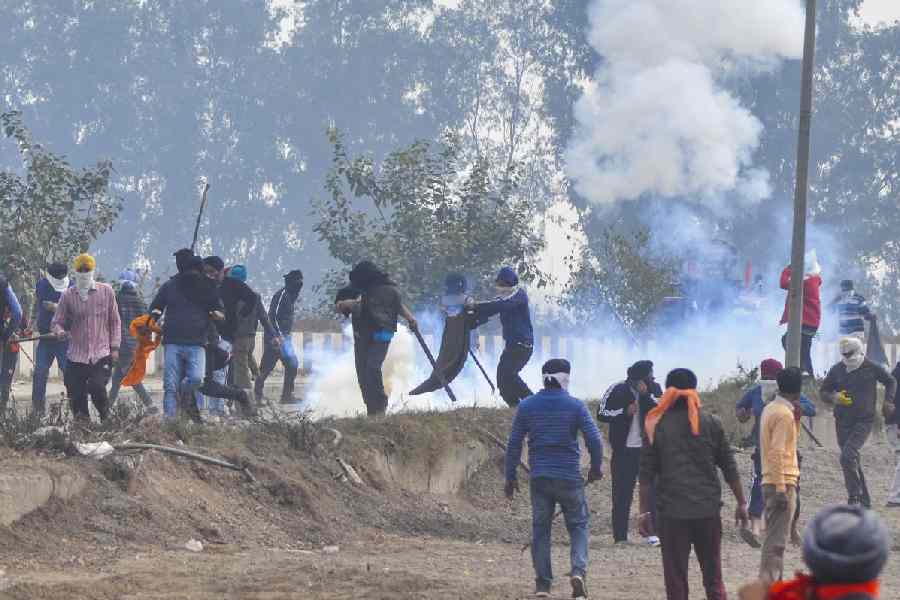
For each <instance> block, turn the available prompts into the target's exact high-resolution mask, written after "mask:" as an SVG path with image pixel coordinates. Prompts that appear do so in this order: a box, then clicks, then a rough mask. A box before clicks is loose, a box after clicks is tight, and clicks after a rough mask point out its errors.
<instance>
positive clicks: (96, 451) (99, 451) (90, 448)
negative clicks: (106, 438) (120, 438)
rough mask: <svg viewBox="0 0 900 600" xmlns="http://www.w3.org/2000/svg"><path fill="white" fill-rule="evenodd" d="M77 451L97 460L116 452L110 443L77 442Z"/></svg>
mask: <svg viewBox="0 0 900 600" xmlns="http://www.w3.org/2000/svg"><path fill="white" fill-rule="evenodd" d="M75 449H76V450H78V453H79V454H81V455H82V456H90V457H91V458H96V459H97V460H100V459H102V458H105V457H107V456H109V455H110V454H112V453H113V452H115V451H116V449H115V448H113V446H112V444H110V443H109V442H87V443H84V444H82V443H79V442H76V443H75Z"/></svg>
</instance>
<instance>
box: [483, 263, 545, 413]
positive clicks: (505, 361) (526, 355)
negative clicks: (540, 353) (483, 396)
mask: <svg viewBox="0 0 900 600" xmlns="http://www.w3.org/2000/svg"><path fill="white" fill-rule="evenodd" d="M495 285H496V289H497V294H498V297H497V298H496V299H495V300H491V301H488V302H479V303H477V304H475V311H476V315H477V317H478V320H479V321H484V320H487V319H488V318H489V317H492V316H494V315H497V314H499V315H500V324H501V325H502V326H503V341H504V342H505V343H506V347H505V348H504V349H503V353H502V354H501V355H500V363H499V364H498V365H497V386H498V387H499V388H500V396H501V397H502V398H503V401H504V402H506V403H507V404H508V405H509V406H511V407H516V406H518V405H519V402H520V401H521V400H522V399H524V398H527V397H529V396H531V394H532V392H531V389H530V388H529V387H528V385H527V384H526V383H525V382H524V381H523V380H522V378H521V377H520V376H519V373H520V372H521V371H522V369H524V368H525V365H527V364H528V361H529V360H531V354H532V352H534V329H533V328H532V326H531V311H530V309H529V308H528V294H527V293H526V292H525V290H524V289H522V288H521V287H519V276H518V275H516V272H515V271H514V270H513V269H512V267H503V268H502V269H500V272H499V273H498V274H497V281H496V283H495Z"/></svg>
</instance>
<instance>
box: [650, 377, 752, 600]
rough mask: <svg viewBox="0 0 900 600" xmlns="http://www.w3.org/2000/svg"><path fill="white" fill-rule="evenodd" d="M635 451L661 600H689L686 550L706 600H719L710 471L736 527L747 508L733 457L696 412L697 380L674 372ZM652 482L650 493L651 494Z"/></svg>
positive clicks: (717, 498)
mask: <svg viewBox="0 0 900 600" xmlns="http://www.w3.org/2000/svg"><path fill="white" fill-rule="evenodd" d="M644 429H645V431H646V434H647V442H646V443H645V444H644V446H643V448H642V449H641V470H640V490H641V491H640V498H641V515H640V517H639V528H640V531H641V535H643V536H645V537H649V536H651V535H653V534H654V533H658V535H659V540H660V543H661V545H662V559H663V573H664V576H665V582H666V597H667V599H668V600H688V560H689V559H690V556H691V546H693V548H694V552H695V553H696V555H697V560H698V562H699V563H700V570H701V571H702V572H703V586H704V587H705V588H706V597H707V600H725V597H726V595H725V584H724V583H723V581H722V518H721V516H720V515H719V513H720V511H721V506H722V486H721V484H720V483H719V476H718V473H717V471H718V470H721V471H722V474H723V475H724V476H725V481H727V482H728V485H729V486H730V487H731V490H732V492H734V496H735V498H737V503H738V505H737V510H736V511H735V520H736V521H738V522H739V523H740V524H741V525H742V526H746V525H747V521H748V520H749V517H748V515H747V502H746V500H745V499H744V490H743V488H742V487H741V476H740V473H739V472H738V468H737V463H736V462H735V460H734V451H733V450H732V448H731V445H730V444H729V443H728V439H727V438H726V437H725V429H724V428H723V427H722V422H721V421H720V420H719V419H718V417H715V416H713V415H711V414H709V413H706V412H704V411H703V410H702V408H701V404H700V396H699V394H697V376H696V375H694V373H692V372H691V371H689V370H687V369H675V370H674V371H672V372H670V373H669V375H668V376H667V377H666V391H665V393H663V395H662V398H660V400H659V404H658V405H657V407H656V408H654V409H653V410H651V411H650V412H649V414H647V418H646V419H645V422H644ZM654 482H655V486H654ZM651 486H653V490H654V492H655V494H656V499H657V507H656V509H657V517H656V527H658V529H659V530H658V532H654V523H653V519H651V517H650V515H651V513H652V508H651V506H650V501H651V493H650V490H651Z"/></svg>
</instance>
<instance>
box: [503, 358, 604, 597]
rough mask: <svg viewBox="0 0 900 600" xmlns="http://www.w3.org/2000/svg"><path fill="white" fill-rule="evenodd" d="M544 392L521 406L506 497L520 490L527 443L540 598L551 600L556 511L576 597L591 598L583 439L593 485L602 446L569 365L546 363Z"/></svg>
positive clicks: (511, 447)
mask: <svg viewBox="0 0 900 600" xmlns="http://www.w3.org/2000/svg"><path fill="white" fill-rule="evenodd" d="M542 373H543V379H544V389H543V390H541V391H540V392H538V393H537V394H535V395H534V396H531V397H530V398H527V399H525V400H523V401H522V403H521V404H519V408H518V411H517V412H516V418H515V420H514V421H513V426H512V433H510V436H509V445H508V446H507V452H506V490H505V492H506V497H507V498H510V499H512V497H513V496H514V495H515V493H516V491H517V490H518V489H519V484H518V482H517V479H516V468H517V467H518V465H519V460H520V459H521V456H522V444H523V442H524V441H525V438H526V437H527V438H528V462H529V466H530V469H531V509H532V525H533V531H532V535H533V537H532V545H531V558H532V562H533V564H534V570H535V575H536V580H535V588H536V589H535V595H536V596H537V597H539V598H547V597H549V596H550V585H551V584H552V582H553V569H552V565H551V562H550V529H551V527H552V525H553V515H554V510H555V508H556V505H557V504H559V505H560V507H561V508H562V512H563V516H564V517H565V521H566V529H568V531H569V538H570V542H571V544H572V552H571V556H572V571H571V584H572V597H573V598H586V597H587V587H586V585H585V577H586V574H587V561H588V531H589V521H590V513H589V511H588V507H587V500H586V499H585V495H584V479H582V476H581V451H580V449H579V446H578V433H579V432H581V435H583V436H584V440H585V443H586V445H587V448H588V452H589V453H590V455H591V469H590V471H589V472H588V478H587V481H588V483H591V482H593V481H598V480H599V479H601V478H602V477H603V469H602V465H603V441H602V439H601V437H600V430H599V429H598V428H597V424H596V423H594V419H593V418H592V417H591V413H590V412H589V411H588V409H587V406H585V405H584V403H583V402H582V401H581V400H578V399H576V398H573V397H572V396H570V395H569V393H568V391H567V390H568V387H569V375H570V373H571V366H570V365H569V362H568V361H566V360H563V359H560V358H555V359H553V360H549V361H547V363H545V364H544V367H543V369H542Z"/></svg>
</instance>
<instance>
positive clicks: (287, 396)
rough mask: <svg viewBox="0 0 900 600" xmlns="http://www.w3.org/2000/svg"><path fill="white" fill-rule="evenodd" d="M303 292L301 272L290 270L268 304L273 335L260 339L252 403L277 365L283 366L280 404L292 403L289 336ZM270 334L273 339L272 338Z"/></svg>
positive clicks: (293, 357) (293, 365)
mask: <svg viewBox="0 0 900 600" xmlns="http://www.w3.org/2000/svg"><path fill="white" fill-rule="evenodd" d="M302 289H303V271H301V270H300V269H294V270H293V271H291V272H290V273H288V274H286V275H285V276H284V287H283V288H281V289H280V290H278V291H277V292H275V295H274V296H272V300H271V302H269V321H270V322H271V323H272V327H273V331H272V332H269V331H266V332H265V335H264V336H263V343H264V344H265V347H264V348H263V355H262V360H260V361H259V377H257V378H256V383H255V384H254V386H253V391H254V394H255V395H256V401H257V402H261V401H262V400H263V399H264V397H263V392H264V390H265V385H266V379H268V377H269V375H271V374H272V371H273V370H275V365H276V364H277V363H278V361H279V360H280V361H281V364H282V365H283V366H284V381H283V383H282V386H281V403H282V404H292V403H293V402H294V381H295V380H296V379H297V371H298V370H299V369H300V364H299V363H298V361H297V353H296V351H295V350H294V346H293V341H292V338H291V332H292V331H293V329H294V312H295V307H296V305H297V300H298V299H299V298H300V291H301V290H302ZM273 334H274V336H275V337H273Z"/></svg>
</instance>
